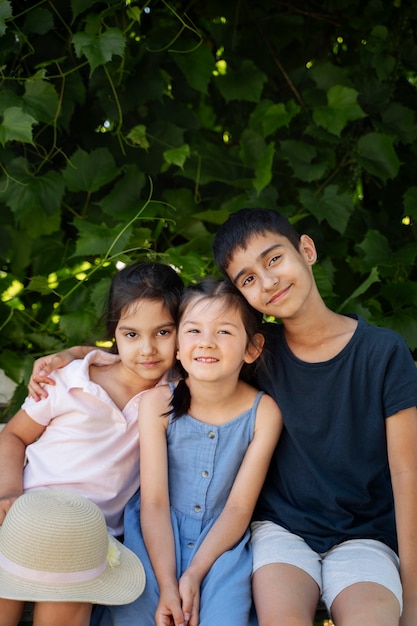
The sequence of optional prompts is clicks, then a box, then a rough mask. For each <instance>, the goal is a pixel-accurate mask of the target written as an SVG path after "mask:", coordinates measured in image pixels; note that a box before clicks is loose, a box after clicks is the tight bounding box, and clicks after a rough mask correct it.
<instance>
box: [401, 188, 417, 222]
mask: <svg viewBox="0 0 417 626" xmlns="http://www.w3.org/2000/svg"><path fill="white" fill-rule="evenodd" d="M403 206H404V214H405V215H409V216H410V217H412V218H413V219H414V220H415V221H417V187H409V188H408V189H407V191H406V192H405V193H404V199H403Z"/></svg>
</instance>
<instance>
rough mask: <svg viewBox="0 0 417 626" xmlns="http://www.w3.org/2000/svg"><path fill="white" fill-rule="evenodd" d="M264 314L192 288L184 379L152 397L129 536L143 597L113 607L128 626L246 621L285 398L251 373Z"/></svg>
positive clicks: (222, 290) (229, 296) (182, 325)
mask: <svg viewBox="0 0 417 626" xmlns="http://www.w3.org/2000/svg"><path fill="white" fill-rule="evenodd" d="M262 346H263V336H262V335H261V334H260V333H259V319H258V317H257V314H256V313H255V312H254V310H253V309H251V307H249V306H248V305H247V303H246V301H245V299H244V298H243V297H242V296H241V295H240V294H239V292H237V290H235V289H234V287H233V286H231V285H229V284H228V283H226V282H223V281H215V280H206V281H204V282H203V283H202V284H200V285H197V286H193V287H189V288H188V289H187V290H186V293H185V296H184V298H183V301H182V304H181V306H180V314H179V328H178V353H177V358H178V359H179V360H180V362H181V364H182V367H183V369H184V378H183V379H182V380H181V382H180V383H179V384H178V385H177V387H176V388H175V389H174V387H173V386H172V385H163V386H160V387H159V388H155V389H153V390H150V391H149V392H148V393H147V394H146V397H144V398H143V405H142V407H141V413H140V417H139V437H140V450H141V451H140V471H141V489H140V502H139V499H138V497H137V496H136V497H134V498H132V499H131V501H130V502H129V503H128V505H127V508H126V513H125V544H126V545H127V546H128V547H129V548H130V549H132V550H133V551H134V552H136V554H137V555H138V556H139V557H140V558H141V559H142V562H143V564H144V566H145V569H146V577H147V582H146V588H145V591H144V593H143V594H142V596H141V597H140V598H139V599H138V601H136V602H133V603H132V604H129V605H125V606H121V607H111V608H110V611H111V614H112V615H111V617H112V623H113V624H114V625H117V626H122V625H125V626H127V625H128V626H134V625H136V624H137V625H139V626H154V625H155V624H156V626H173V625H175V626H185V625H188V626H197V624H199V625H200V626H218V625H219V624H227V625H230V626H231V625H233V626H246V625H247V624H248V621H249V611H250V606H251V572H252V554H251V549H250V541H249V539H250V538H249V531H248V526H249V523H250V520H251V516H252V512H253V509H254V506H255V503H256V500H257V498H258V495H259V492H260V489H261V487H262V485H263V482H264V479H265V476H266V472H267V469H268V466H269V461H270V459H271V456H272V453H273V450H274V448H275V446H276V444H277V441H278V437H279V434H280V432H281V428H282V418H281V413H280V411H279V409H278V407H277V405H276V404H275V402H274V401H273V400H272V399H271V398H270V397H269V396H267V395H265V394H263V393H262V392H258V391H257V390H256V389H255V388H254V387H252V386H251V385H249V384H248V383H247V382H244V380H243V378H242V377H241V376H240V374H241V370H242V368H244V367H246V366H248V365H249V364H253V363H254V362H255V361H256V359H257V358H258V356H259V355H260V353H261V351H262Z"/></svg>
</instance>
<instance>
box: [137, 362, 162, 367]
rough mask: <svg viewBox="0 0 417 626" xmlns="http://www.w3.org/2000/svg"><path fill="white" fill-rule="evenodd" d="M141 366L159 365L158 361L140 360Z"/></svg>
mask: <svg viewBox="0 0 417 626" xmlns="http://www.w3.org/2000/svg"><path fill="white" fill-rule="evenodd" d="M141 365H142V367H156V366H157V365H159V361H142V362H141Z"/></svg>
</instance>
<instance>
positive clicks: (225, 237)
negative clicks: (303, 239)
mask: <svg viewBox="0 0 417 626" xmlns="http://www.w3.org/2000/svg"><path fill="white" fill-rule="evenodd" d="M268 232H269V233H275V234H276V235H280V236H282V237H286V238H287V239H288V241H289V242H290V243H291V244H292V245H293V246H294V248H295V249H296V250H297V251H298V250H299V249H300V235H299V234H298V233H297V231H296V230H295V228H294V226H293V225H292V224H291V223H290V222H289V221H288V219H287V218H286V217H284V215H281V213H278V211H274V210H273V209H241V210H240V211H237V212H236V213H232V214H231V215H229V217H228V219H227V220H226V221H225V222H224V224H222V225H221V226H220V228H219V229H218V230H217V233H216V235H215V237H214V241H213V255H214V261H215V263H216V265H217V267H218V268H219V269H220V271H221V272H222V273H223V274H224V275H225V276H227V268H228V267H229V265H230V263H231V261H232V259H233V255H234V254H235V252H236V250H237V249H242V250H246V248H247V245H248V242H249V239H250V238H251V237H253V235H265V233H268Z"/></svg>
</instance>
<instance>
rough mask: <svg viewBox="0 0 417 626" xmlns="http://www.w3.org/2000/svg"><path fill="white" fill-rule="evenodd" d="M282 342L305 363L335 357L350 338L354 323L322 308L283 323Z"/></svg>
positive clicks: (355, 325)
mask: <svg viewBox="0 0 417 626" xmlns="http://www.w3.org/2000/svg"><path fill="white" fill-rule="evenodd" d="M283 324H284V328H285V339H286V341H287V344H288V347H289V348H290V350H291V351H292V352H293V354H294V355H295V356H296V357H297V358H299V359H301V360H302V361H306V362H309V363H321V362H324V361H329V360H330V359H332V358H333V357H335V356H336V355H337V354H339V352H341V350H343V348H344V347H345V346H346V344H347V343H348V342H349V341H350V339H351V338H352V336H353V334H354V332H355V330H356V327H357V321H356V320H355V319H353V318H351V317H346V316H345V315H340V314H338V313H334V312H333V311H331V310H330V309H328V308H326V307H324V309H323V310H321V311H320V314H318V315H313V316H308V317H307V316H305V317H304V318H301V317H300V318H298V319H296V320H285V321H283Z"/></svg>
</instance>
